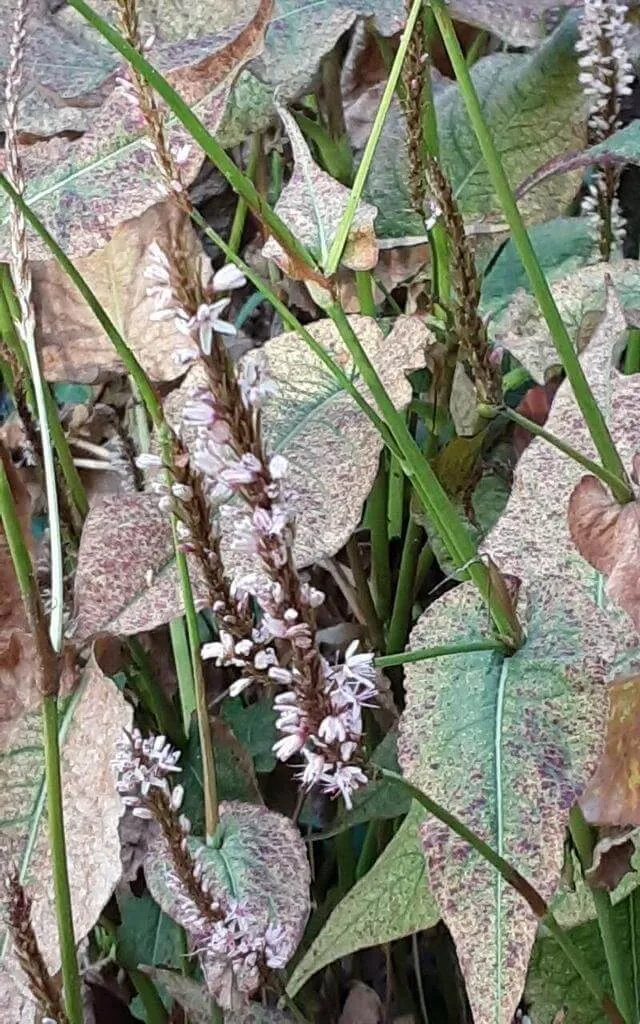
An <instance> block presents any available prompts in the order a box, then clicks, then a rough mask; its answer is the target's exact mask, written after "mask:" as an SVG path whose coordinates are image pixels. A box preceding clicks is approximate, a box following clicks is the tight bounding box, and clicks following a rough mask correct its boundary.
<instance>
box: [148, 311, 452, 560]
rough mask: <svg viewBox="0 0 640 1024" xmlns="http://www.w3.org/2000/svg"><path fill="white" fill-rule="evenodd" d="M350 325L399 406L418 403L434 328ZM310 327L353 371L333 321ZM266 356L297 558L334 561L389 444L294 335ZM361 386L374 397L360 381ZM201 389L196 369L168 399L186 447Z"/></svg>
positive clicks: (272, 424)
mask: <svg viewBox="0 0 640 1024" xmlns="http://www.w3.org/2000/svg"><path fill="white" fill-rule="evenodd" d="M350 323H351V326H352V327H353V329H354V331H355V332H356V334H357V336H358V338H359V339H360V341H361V343H362V345H363V347H364V349H365V350H366V352H367V354H368V356H369V358H370V359H371V361H372V362H373V365H374V366H375V368H376V370H377V372H378V374H379V376H380V378H381V380H382V382H383V384H384V385H385V387H386V389H387V391H388V392H389V395H390V396H391V399H392V401H393V402H394V404H395V405H396V406H397V407H398V408H401V407H402V406H404V405H406V404H407V403H408V402H409V401H410V400H411V386H410V384H409V382H408V380H407V377H406V374H407V373H408V372H410V371H411V370H415V369H418V368H419V367H421V366H424V359H425V355H424V353H425V350H426V348H427V346H429V345H431V344H432V343H433V340H434V339H433V335H432V334H431V332H430V331H429V330H428V329H427V328H426V327H425V325H424V323H423V322H422V321H421V319H420V318H419V317H417V316H414V317H400V318H399V319H398V320H397V321H396V324H395V326H394V328H393V330H392V331H391V333H390V334H389V336H388V337H387V338H385V337H384V335H383V334H382V331H381V330H380V328H379V327H378V325H377V324H376V323H375V321H374V320H371V319H370V318H368V317H363V316H353V317H350ZM308 329H309V331H310V333H311V334H312V335H313V337H314V338H315V339H316V341H317V342H319V343H320V345H322V347H323V348H324V349H325V350H326V351H327V352H328V353H329V355H330V356H331V357H332V358H333V359H334V360H335V361H336V362H337V363H338V364H339V366H340V367H341V368H342V369H343V370H344V371H345V373H347V374H348V375H352V374H354V372H355V369H354V366H353V362H352V360H351V357H350V355H349V353H348V351H347V349H346V348H345V346H344V343H343V342H342V340H341V339H340V336H339V334H338V331H337V329H336V328H335V327H334V325H333V323H332V322H331V321H330V320H319V321H318V322H317V323H315V324H311V325H310V326H309V328H308ZM261 352H262V353H264V355H265V356H266V361H267V372H268V374H269V377H270V378H271V379H272V380H273V382H274V383H275V385H276V393H275V395H273V396H272V397H269V398H267V399H266V400H265V403H264V407H263V414H262V426H263V431H264V435H265V438H266V443H267V448H268V450H269V452H271V453H275V452H279V453H280V454H282V455H284V456H286V458H287V459H288V461H289V472H288V475H287V478H286V479H285V481H284V483H285V497H286V499H287V501H288V503H289V504H290V506H291V508H292V509H293V511H294V512H295V515H296V544H295V555H296V562H297V564H298V566H305V565H310V564H311V563H312V562H317V561H319V560H320V559H322V558H331V557H333V555H335V554H336V552H338V551H339V550H340V548H341V547H342V546H343V545H344V544H345V543H346V542H347V540H348V539H349V537H350V536H351V534H352V533H353V531H354V530H355V528H356V527H357V525H358V523H359V522H360V517H361V513H362V506H363V504H364V501H365V500H366V498H367V495H368V494H369V491H370V490H371V487H372V485H373V481H374V479H375V475H376V473H377V470H378V461H379V458H380V452H381V451H382V440H381V438H380V435H379V434H378V432H377V430H376V429H375V427H374V426H373V425H372V424H371V422H370V421H369V420H368V419H367V417H366V416H365V414H364V413H363V412H361V410H360V409H359V408H358V406H357V405H356V404H355V402H354V401H353V399H352V398H351V397H350V396H349V395H348V394H346V392H344V391H343V390H342V389H341V387H340V385H339V384H338V383H337V382H336V380H335V378H334V377H333V376H332V374H331V373H330V372H329V370H327V369H326V368H325V366H324V365H323V364H322V363H321V362H320V360H319V359H318V358H317V356H315V355H314V354H313V352H312V351H311V350H310V349H309V348H308V346H307V345H306V343H305V342H304V341H303V339H302V338H300V337H299V335H297V334H295V332H293V331H291V332H287V333H286V334H281V335H279V336H278V337H277V338H272V339H271V340H270V341H268V342H267V343H266V345H265V346H264V347H263V348H262V350H261ZM246 358H247V359H249V358H252V354H251V353H249V355H248V356H247V357H246ZM241 365H242V363H241ZM355 383H356V386H358V387H360V388H361V390H362V391H363V393H365V394H366V396H367V397H368V398H369V399H370V396H369V394H368V392H367V391H366V389H365V387H364V385H362V384H361V382H359V380H358V378H357V377H356V379H355ZM201 386H202V377H201V375H200V371H199V370H198V369H197V368H196V369H194V370H192V371H191V372H190V373H189V374H188V376H187V377H186V379H185V380H184V382H183V383H182V385H181V386H180V388H179V389H178V390H177V391H174V392H173V394H172V395H170V396H169V398H168V399H167V401H166V402H165V411H166V414H167V419H168V420H169V422H170V423H171V424H172V426H173V427H174V429H176V430H178V431H180V433H181V436H182V438H183V440H184V442H185V444H186V445H187V447H192V446H193V444H194V442H195V439H196V436H197V434H196V428H195V427H194V426H193V425H191V424H189V423H184V422H183V411H184V408H185V406H186V404H187V403H188V402H189V400H190V399H191V397H192V396H193V394H194V392H195V391H197V389H198V388H199V387H201ZM370 400H371V399H370ZM233 515H234V507H233V505H229V506H223V508H222V510H221V526H222V532H223V541H222V544H223V554H224V556H225V559H226V561H227V562H228V563H229V564H231V560H232V559H235V560H236V562H237V558H238V556H237V553H233V554H231V533H232V529H231V519H232V517H233Z"/></svg>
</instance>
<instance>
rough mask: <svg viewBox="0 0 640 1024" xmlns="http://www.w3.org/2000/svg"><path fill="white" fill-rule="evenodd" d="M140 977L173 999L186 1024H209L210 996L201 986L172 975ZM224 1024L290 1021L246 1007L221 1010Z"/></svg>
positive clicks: (257, 1006)
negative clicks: (185, 1016)
mask: <svg viewBox="0 0 640 1024" xmlns="http://www.w3.org/2000/svg"><path fill="white" fill-rule="evenodd" d="M144 973H145V974H148V975H149V977H150V978H151V980H152V981H153V982H154V983H155V984H157V985H159V986H160V988H161V989H164V991H165V992H166V993H167V995H169V996H170V997H171V998H172V999H175V1001H176V1002H177V1003H179V1004H180V1006H181V1007H182V1009H183V1010H186V1012H187V1014H188V1016H189V1024H211V1015H212V1010H211V996H210V995H209V993H208V992H207V990H206V988H205V987H204V986H203V985H200V984H199V983H198V982H197V981H194V980H193V978H189V977H187V976H186V975H184V974H178V973H177V972H176V971H163V970H158V969H157V968H153V967H145V968H144ZM224 1019H225V1021H227V1022H228V1024H292V1021H293V1017H291V1016H290V1015H289V1014H288V1013H285V1012H284V1011H283V1010H279V1009H277V1007H275V1006H262V1004H261V1003H247V1005H246V1006H245V1007H243V1008H242V1009H241V1010H225V1014H224Z"/></svg>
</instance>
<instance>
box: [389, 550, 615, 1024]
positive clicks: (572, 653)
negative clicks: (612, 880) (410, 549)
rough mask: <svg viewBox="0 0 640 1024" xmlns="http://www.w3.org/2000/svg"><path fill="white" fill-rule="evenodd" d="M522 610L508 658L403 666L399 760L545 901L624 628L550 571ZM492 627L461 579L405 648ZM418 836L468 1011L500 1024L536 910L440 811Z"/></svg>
mask: <svg viewBox="0 0 640 1024" xmlns="http://www.w3.org/2000/svg"><path fill="white" fill-rule="evenodd" d="M522 543H526V541H525V540H524V539H522ZM518 611H519V613H520V617H521V621H522V622H523V624H524V626H525V628H526V632H527V642H526V644H525V646H524V647H523V648H522V649H521V650H519V651H518V652H517V653H516V654H514V655H513V657H511V658H509V659H504V658H502V656H500V655H499V654H497V653H492V652H476V653H472V654H461V655H456V656H454V657H447V658H442V659H438V660H435V661H424V662H421V663H415V664H411V665H408V666H407V669H406V691H407V705H406V708H405V711H404V714H403V716H402V720H401V730H400V741H399V758H400V763H401V765H402V768H403V771H404V773H405V775H406V776H407V777H408V778H409V779H410V780H411V781H412V782H414V783H416V785H418V786H419V787H420V788H421V789H423V790H424V791H425V792H427V793H428V794H429V795H430V796H431V797H433V798H434V799H435V800H437V801H438V802H439V803H441V804H443V805H444V806H445V807H446V808H447V809H448V810H450V811H452V812H453V813H454V814H456V815H457V816H458V817H459V818H461V819H462V821H464V822H465V823H466V824H467V825H469V826H470V827H471V828H473V829H474V831H476V832H477V833H478V834H479V835H480V836H481V837H482V838H483V839H484V840H486V841H487V842H488V843H489V844H490V845H491V846H492V847H493V848H494V849H495V850H496V851H497V852H499V853H500V854H501V855H502V856H504V857H506V858H507V859H508V860H510V861H511V862H512V863H514V864H515V866H516V867H517V868H518V869H519V870H520V871H521V872H522V873H523V874H524V875H525V877H526V878H528V879H530V881H531V882H532V883H533V884H534V885H535V886H536V888H537V889H538V890H539V891H540V892H541V893H542V895H543V896H544V897H545V898H546V899H549V898H550V897H551V896H552V895H553V893H554V891H555V889H556V885H557V883H558V880H559V876H560V872H561V868H562V863H563V845H564V836H565V828H566V822H567V815H568V812H569V809H570V808H571V806H572V804H573V802H574V800H575V799H576V797H577V796H578V795H579V794H580V792H581V791H582V788H583V787H584V785H585V784H586V782H587V781H588V779H589V777H590V775H591V774H592V773H593V771H594V769H595V768H596V765H597V762H598V758H599V756H600V752H601V750H602V745H603V739H604V727H605V723H606V717H607V710H608V695H607V688H606V683H607V681H608V680H610V679H611V678H612V677H613V675H615V672H616V666H617V664H618V663H619V662H620V661H621V660H622V659H620V658H619V655H620V653H621V651H620V647H621V645H620V642H619V641H620V634H619V631H618V629H617V628H616V625H615V623H614V622H613V621H611V619H610V618H609V616H608V615H607V614H606V613H605V612H604V611H602V610H601V609H599V608H598V607H597V606H596V605H595V604H594V603H593V602H592V600H591V598H590V596H589V594H588V592H587V591H586V590H585V589H584V588H583V587H582V585H581V584H580V583H579V582H570V581H569V580H567V579H566V578H563V577H560V576H554V575H551V574H547V575H546V576H545V578H544V579H538V580H537V581H536V582H535V584H532V585H531V586H530V587H528V588H527V590H526V593H524V592H522V591H521V596H520V601H519V606H518ZM487 633H488V622H487V612H486V609H485V608H484V606H483V604H482V602H481V600H480V599H479V598H478V597H477V595H476V592H475V590H474V589H473V588H471V586H470V585H467V584H464V585H463V586H461V587H459V588H458V589H456V590H455V591H452V592H451V593H449V594H447V595H446V596H445V597H444V598H442V599H441V600H439V601H437V602H436V603H435V604H434V605H433V606H432V607H431V608H430V609H428V611H427V612H425V614H424V615H423V616H422V617H421V619H420V620H419V622H418V624H417V626H416V627H415V629H414V631H413V633H412V635H411V643H410V647H411V648H419V647H425V646H432V645H437V644H443V643H453V642H456V641H462V640H465V641H468V640H472V639H474V638H482V637H485V636H486V635H487ZM422 840H423V847H424V851H425V855H426V858H427V865H428V868H429V875H430V878H431V887H432V891H433V893H434V896H435V897H436V899H437V901H438V903H439V904H440V908H441V910H442V914H443V917H444V919H445V921H446V923H447V925H448V927H449V929H450V930H451V933H452V935H453V937H454V940H455V943H456V948H457V951H458V956H459V959H460V963H461V966H462V969H463V972H464V975H465V978H466V982H467V990H468V993H469V999H470V1002H471V1006H472V1009H473V1014H474V1020H475V1021H476V1024H490V1022H491V1024H496V1022H500V1024H509V1022H510V1021H511V1019H512V1017H513V1014H514V1012H515V1010H516V1007H517V1005H518V1000H519V998H520V995H521V992H522V988H523V986H524V981H525V976H526V971H527V964H528V960H529V954H530V951H531V947H532V945H533V940H534V937H535V932H536V927H537V921H536V919H535V918H534V916H533V915H532V913H531V912H530V911H529V909H528V908H527V906H526V904H525V903H524V902H523V900H522V899H521V898H520V897H519V896H518V895H517V894H516V893H515V891H514V890H512V889H510V888H509V887H508V886H506V884H505V883H504V882H503V880H502V879H501V877H500V876H499V875H498V874H497V872H495V871H494V869H493V868H492V867H490V866H489V865H488V864H487V862H486V861H484V860H483V859H482V858H481V857H480V856H479V855H478V854H477V853H476V852H475V851H474V850H473V849H472V847H470V846H468V845H467V844H466V843H464V842H462V841H461V840H460V839H458V838H457V837H456V836H455V834H454V833H453V832H451V831H450V830H449V829H448V828H447V827H446V826H444V825H443V824H442V823H440V822H438V821H437V820H436V819H435V818H432V817H430V818H427V820H426V821H425V823H424V825H423V827H422Z"/></svg>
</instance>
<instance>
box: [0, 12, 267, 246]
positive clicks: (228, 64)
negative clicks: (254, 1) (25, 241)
mask: <svg viewBox="0 0 640 1024" xmlns="http://www.w3.org/2000/svg"><path fill="white" fill-rule="evenodd" d="M272 6H273V0H260V3H259V5H258V8H257V10H256V11H255V14H254V15H253V17H252V18H250V20H249V21H248V22H247V23H245V24H244V25H236V26H234V28H233V29H228V30H226V31H224V32H220V33H218V34H214V35H203V36H202V37H201V38H198V39H193V40H188V41H187V42H183V43H168V44H166V45H165V44H163V45H161V46H158V47H157V48H156V49H154V50H152V52H151V53H150V59H151V62H152V63H153V64H154V65H155V66H156V67H157V68H158V70H160V71H161V72H162V73H163V74H164V75H165V77H166V78H167V79H168V80H169V82H170V83H171V84H172V85H174V86H175V88H176V89H177V90H178V92H179V93H180V95H181V96H182V98H183V99H184V100H185V101H186V102H187V103H189V104H190V106H191V107H192V108H193V110H194V113H195V114H196V115H197V116H198V117H199V119H200V120H201V121H202V123H203V124H204V125H205V127H206V128H207V129H208V130H209V131H211V132H215V130H216V128H217V127H218V125H219V123H220V120H221V118H222V115H223V114H224V110H225V106H226V103H227V100H228V97H229V91H230V89H231V85H232V83H233V80H234V78H235V76H236V75H237V73H238V72H239V70H240V68H241V67H242V65H243V64H244V63H246V61H248V60H249V59H250V58H251V57H254V56H255V55H256V54H257V53H259V52H260V50H261V48H262V45H263V38H264V30H265V27H266V25H267V23H268V20H269V17H270V15H271V10H272ZM167 135H168V141H169V144H170V145H171V147H172V149H174V151H175V148H177V147H182V146H188V148H189V156H188V158H187V160H186V162H185V164H184V165H183V166H182V171H183V174H184V178H185V180H186V181H187V182H191V181H192V180H193V178H194V177H195V175H196V173H197V171H198V170H199V168H200V166H201V163H202V156H201V153H200V151H199V150H198V148H197V147H196V146H194V145H193V142H192V139H191V136H190V135H189V133H188V132H187V131H186V129H184V128H182V126H181V125H178V124H177V123H176V122H175V120H172V121H171V122H170V126H169V128H168V132H167ZM146 141H147V138H146V130H145V124H144V120H143V118H142V117H141V115H140V113H139V111H138V110H137V108H135V107H134V106H133V105H132V104H131V102H130V100H129V99H128V98H127V95H126V93H125V91H124V90H123V89H121V88H119V89H115V90H114V91H113V92H112V93H111V94H110V95H109V97H108V98H107V100H106V102H105V103H104V104H103V105H102V107H101V108H100V110H99V111H98V112H97V113H96V116H95V118H94V120H93V123H92V126H91V128H90V129H89V130H88V131H87V132H85V134H84V135H83V136H82V137H81V138H80V139H78V140H77V141H75V142H73V143H72V144H70V143H69V141H68V140H67V139H63V138H54V139H51V140H49V141H46V142H38V143H36V144H34V145H32V146H30V147H29V148H28V149H26V150H25V151H24V153H23V165H24V173H25V178H26V181H27V199H28V200H29V203H30V205H31V207H32V208H33V210H34V212H35V213H37V214H38V216H39V217H40V218H41V219H42V220H43V221H44V223H45V225H46V227H47V228H48V229H49V231H50V232H51V234H52V235H53V236H54V237H55V238H56V240H57V241H58V242H59V243H60V244H61V245H62V246H63V248H64V249H65V251H66V252H67V254H68V255H70V256H85V255H88V254H89V253H91V252H93V250H94V249H97V248H100V246H102V245H104V244H105V242H106V241H107V239H108V238H109V236H110V234H111V233H112V231H113V230H114V229H115V228H116V227H117V226H118V225H119V224H121V223H122V222H123V221H125V220H129V219H130V218H132V217H137V216H140V215H141V214H142V213H144V211H145V210H146V209H147V208H148V207H149V206H151V205H153V204H154V203H155V202H157V199H158V194H157V184H158V180H159V179H158V170H157V168H156V166H155V162H154V155H153V153H152V152H151V150H150V149H149V147H148V146H147V144H146ZM9 206H10V202H9V200H8V199H7V198H6V197H3V198H2V199H0V224H4V223H6V220H7V216H8V210H9ZM30 250H31V255H32V258H36V259H42V260H47V259H48V258H49V256H50V253H49V251H48V249H47V248H46V246H45V245H44V243H43V242H42V241H41V240H40V238H39V236H36V235H33V236H32V237H31V239H30ZM7 253H8V235H7V232H6V231H4V232H2V233H1V234H0V258H6V257H7Z"/></svg>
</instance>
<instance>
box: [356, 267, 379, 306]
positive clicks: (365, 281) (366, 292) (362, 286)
mask: <svg viewBox="0 0 640 1024" xmlns="http://www.w3.org/2000/svg"><path fill="white" fill-rule="evenodd" d="M356 288H357V290H358V303H359V304H360V312H361V313H362V315H363V316H373V317H375V316H376V314H377V310H376V304H375V302H374V299H373V278H372V276H371V271H370V270H356Z"/></svg>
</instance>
